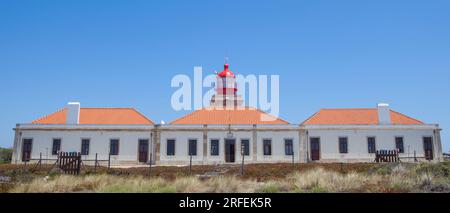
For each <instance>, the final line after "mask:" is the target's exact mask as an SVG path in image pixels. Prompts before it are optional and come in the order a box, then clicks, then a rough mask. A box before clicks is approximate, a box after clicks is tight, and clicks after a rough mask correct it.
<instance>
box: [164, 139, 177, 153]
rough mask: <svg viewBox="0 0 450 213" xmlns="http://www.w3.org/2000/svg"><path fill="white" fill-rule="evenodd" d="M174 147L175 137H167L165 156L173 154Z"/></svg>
mask: <svg viewBox="0 0 450 213" xmlns="http://www.w3.org/2000/svg"><path fill="white" fill-rule="evenodd" d="M175 147H176V140H175V139H167V140H166V155H167V156H175V152H176V151H175Z"/></svg>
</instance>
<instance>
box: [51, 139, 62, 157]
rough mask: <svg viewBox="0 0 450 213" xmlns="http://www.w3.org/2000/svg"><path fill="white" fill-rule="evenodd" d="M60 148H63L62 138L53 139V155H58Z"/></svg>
mask: <svg viewBox="0 0 450 213" xmlns="http://www.w3.org/2000/svg"><path fill="white" fill-rule="evenodd" d="M59 150H61V139H53V144H52V155H57V154H58V152H59Z"/></svg>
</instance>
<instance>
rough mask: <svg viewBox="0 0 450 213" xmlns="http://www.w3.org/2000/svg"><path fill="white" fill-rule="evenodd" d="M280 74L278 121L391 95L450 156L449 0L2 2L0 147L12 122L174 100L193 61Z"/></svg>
mask: <svg viewBox="0 0 450 213" xmlns="http://www.w3.org/2000/svg"><path fill="white" fill-rule="evenodd" d="M225 56H228V57H229V63H230V68H231V69H232V70H233V71H234V72H236V73H240V74H244V75H247V74H278V75H280V84H281V87H280V93H281V97H280V116H281V117H282V118H283V119H285V120H288V121H289V122H292V123H300V122H301V121H303V120H304V119H306V118H307V117H309V116H310V115H311V114H312V113H314V112H316V111H317V110H318V109H320V108H338V107H339V108H340V107H352V108H356V107H364V108H366V107H374V106H375V105H376V104H377V103H378V102H388V103H390V105H391V107H392V108H393V109H394V110H397V111H400V112H402V113H405V114H407V115H410V116H412V117H415V118H418V119H420V120H422V121H424V122H426V123H439V124H440V125H441V127H442V128H443V129H444V130H443V131H442V140H443V143H444V148H445V151H450V142H449V138H450V134H449V133H448V131H450V116H449V113H450V111H449V109H450V98H449V95H448V94H449V92H450V83H449V79H450V1H444V0H443V1H412V0H405V1H400V0H398V1H359V0H355V1H331V0H330V1H318V0H311V1H298V0H297V1H261V0H259V1H207V0H205V1H181V0H180V1H46V0H41V1H13V0H11V1H9V0H8V1H5V0H0V100H1V104H0V106H1V110H0V118H1V119H0V146H6V147H8V146H11V145H12V141H13V135H14V134H13V131H12V128H13V127H14V126H15V124H16V123H26V122H30V121H32V120H34V119H36V118H38V117H40V116H43V115H45V114H48V113H51V112H53V111H55V110H57V109H60V108H62V107H64V105H65V103H66V102H68V101H73V100H76V101H80V102H81V104H82V106H84V107H135V108H137V109H138V110H140V111H141V112H143V113H144V114H145V115H147V116H148V117H150V118H151V119H152V120H154V121H156V122H159V121H160V120H164V121H170V120H173V119H175V118H177V117H179V116H182V115H184V114H186V113H187V112H185V111H181V112H176V111H174V110H172V108H171V106H170V98H171V95H172V93H173V91H175V89H174V88H171V87H170V81H171V79H172V77H173V76H174V75H176V74H188V75H192V74H193V67H194V66H203V69H204V70H205V71H209V72H212V71H214V70H220V69H221V68H222V66H223V61H224V57H225Z"/></svg>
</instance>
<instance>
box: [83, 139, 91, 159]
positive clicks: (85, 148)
mask: <svg viewBox="0 0 450 213" xmlns="http://www.w3.org/2000/svg"><path fill="white" fill-rule="evenodd" d="M86 144H87V145H86ZM90 146H91V139H89V138H83V139H81V150H80V153H81V155H89V151H90Z"/></svg>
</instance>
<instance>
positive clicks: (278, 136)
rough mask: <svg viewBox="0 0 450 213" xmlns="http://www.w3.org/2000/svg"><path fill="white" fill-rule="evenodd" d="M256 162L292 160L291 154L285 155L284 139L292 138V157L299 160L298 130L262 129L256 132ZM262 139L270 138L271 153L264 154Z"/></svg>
mask: <svg viewBox="0 0 450 213" xmlns="http://www.w3.org/2000/svg"><path fill="white" fill-rule="evenodd" d="M257 138H258V143H257V147H258V151H257V152H258V157H257V161H258V162H292V156H291V155H286V154H285V150H284V148H285V147H284V140H285V139H292V140H293V145H294V158H295V161H296V162H297V161H298V160H299V134H298V131H262V132H258V135H257ZM264 139H271V140H272V155H267V156H266V155H264V144H263V140H264Z"/></svg>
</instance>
